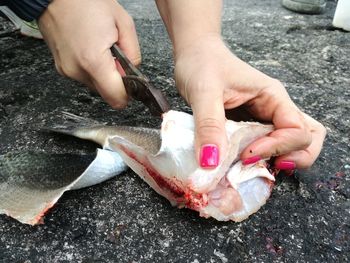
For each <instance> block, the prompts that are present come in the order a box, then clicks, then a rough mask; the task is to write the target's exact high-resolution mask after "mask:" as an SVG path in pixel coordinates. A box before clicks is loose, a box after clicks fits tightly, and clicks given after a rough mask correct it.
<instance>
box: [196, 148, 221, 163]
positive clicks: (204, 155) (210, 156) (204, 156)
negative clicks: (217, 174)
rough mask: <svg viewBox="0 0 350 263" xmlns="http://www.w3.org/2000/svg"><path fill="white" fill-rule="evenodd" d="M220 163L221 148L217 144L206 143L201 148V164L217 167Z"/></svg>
mask: <svg viewBox="0 0 350 263" xmlns="http://www.w3.org/2000/svg"><path fill="white" fill-rule="evenodd" d="M218 163H219V149H218V147H217V146H216V145H215V144H205V145H203V146H202V148H201V153H200V165H201V167H202V168H215V167H216V166H218Z"/></svg>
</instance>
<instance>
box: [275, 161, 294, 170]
mask: <svg viewBox="0 0 350 263" xmlns="http://www.w3.org/2000/svg"><path fill="white" fill-rule="evenodd" d="M295 167H296V165H295V162H293V161H281V162H279V163H278V164H277V165H276V168H277V169H280V170H294V169H295Z"/></svg>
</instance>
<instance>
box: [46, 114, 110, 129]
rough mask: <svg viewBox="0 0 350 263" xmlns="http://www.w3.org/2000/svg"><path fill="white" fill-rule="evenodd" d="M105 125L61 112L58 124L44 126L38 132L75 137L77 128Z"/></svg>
mask: <svg viewBox="0 0 350 263" xmlns="http://www.w3.org/2000/svg"><path fill="white" fill-rule="evenodd" d="M105 124H106V123H103V122H98V121H96V120H93V119H89V118H85V117H81V116H78V115H75V114H73V113H70V112H66V111H62V112H61V119H60V123H55V124H53V125H50V126H44V127H42V128H41V129H40V130H41V131H44V132H56V133H62V134H67V135H76V131H77V129H78V128H79V129H81V128H85V127H86V128H91V127H96V126H101V125H105Z"/></svg>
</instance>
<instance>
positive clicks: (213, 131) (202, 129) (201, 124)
mask: <svg viewBox="0 0 350 263" xmlns="http://www.w3.org/2000/svg"><path fill="white" fill-rule="evenodd" d="M223 133H224V127H223V124H222V123H221V122H220V121H218V120H217V119H214V118H206V119H202V120H199V121H198V122H197V134H198V136H200V137H201V138H206V137H212V136H218V134H220V135H221V134H223Z"/></svg>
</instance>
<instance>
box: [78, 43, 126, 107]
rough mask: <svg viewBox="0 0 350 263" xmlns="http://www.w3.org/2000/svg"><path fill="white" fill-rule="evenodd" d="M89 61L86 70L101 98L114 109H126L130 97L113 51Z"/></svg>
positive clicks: (105, 52)
mask: <svg viewBox="0 0 350 263" xmlns="http://www.w3.org/2000/svg"><path fill="white" fill-rule="evenodd" d="M89 61H90V63H89V67H87V68H86V69H85V70H86V71H87V72H88V74H89V76H90V79H91V82H92V83H93V85H94V86H95V88H96V90H97V91H98V93H99V94H100V95H101V97H102V98H103V99H104V100H105V101H106V102H107V103H108V104H109V105H111V107H112V108H123V107H125V106H126V105H127V102H128V96H127V94H126V91H125V88H124V84H123V80H122V77H121V76H120V74H119V72H118V70H117V67H116V65H115V61H114V58H113V56H112V54H111V51H110V50H109V49H107V50H105V51H104V52H103V53H102V54H100V55H99V56H95V57H93V58H90V59H89Z"/></svg>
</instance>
